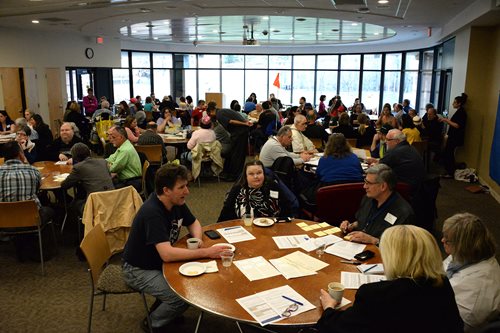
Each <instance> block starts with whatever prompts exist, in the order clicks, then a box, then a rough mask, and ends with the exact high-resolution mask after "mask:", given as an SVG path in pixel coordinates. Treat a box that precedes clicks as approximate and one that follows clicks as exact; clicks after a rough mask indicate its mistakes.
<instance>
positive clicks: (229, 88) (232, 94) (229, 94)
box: [220, 69, 245, 108]
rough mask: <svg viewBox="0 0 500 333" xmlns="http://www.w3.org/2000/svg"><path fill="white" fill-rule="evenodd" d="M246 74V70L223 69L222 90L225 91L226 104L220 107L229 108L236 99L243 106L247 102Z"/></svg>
mask: <svg viewBox="0 0 500 333" xmlns="http://www.w3.org/2000/svg"><path fill="white" fill-rule="evenodd" d="M244 76H245V71H244V70H235V69H228V70H222V92H223V93H224V99H225V104H226V105H221V106H220V107H225V108H229V106H230V103H231V101H232V100H234V99H235V100H237V101H238V103H240V105H242V106H243V103H244V102H245V96H243V90H244V89H243V83H244V82H245V80H244Z"/></svg>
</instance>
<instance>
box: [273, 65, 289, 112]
mask: <svg viewBox="0 0 500 333" xmlns="http://www.w3.org/2000/svg"><path fill="white" fill-rule="evenodd" d="M278 73H279V75H280V80H279V81H280V88H279V89H278V88H277V87H275V86H274V85H273V84H274V80H276V76H277V75H278ZM269 94H274V96H276V98H277V99H279V100H281V104H290V103H291V102H292V72H291V71H285V70H279V71H274V70H270V71H269Z"/></svg>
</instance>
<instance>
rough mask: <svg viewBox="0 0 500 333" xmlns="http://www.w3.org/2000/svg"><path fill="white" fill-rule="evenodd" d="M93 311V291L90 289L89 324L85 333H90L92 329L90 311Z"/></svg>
mask: <svg viewBox="0 0 500 333" xmlns="http://www.w3.org/2000/svg"><path fill="white" fill-rule="evenodd" d="M93 310H94V290H93V289H92V294H91V295H90V306H89V322H88V327H87V333H90V330H91V328H92V311H93Z"/></svg>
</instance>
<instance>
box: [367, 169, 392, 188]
mask: <svg viewBox="0 0 500 333" xmlns="http://www.w3.org/2000/svg"><path fill="white" fill-rule="evenodd" d="M366 174H367V175H368V174H369V175H376V176H377V178H376V180H377V183H387V186H389V190H390V191H391V192H393V191H394V189H395V188H396V184H397V182H398V179H397V177H396V174H395V173H394V171H392V169H391V168H390V167H389V166H388V165H386V164H383V163H379V164H375V165H374V166H372V167H370V168H368V170H366Z"/></svg>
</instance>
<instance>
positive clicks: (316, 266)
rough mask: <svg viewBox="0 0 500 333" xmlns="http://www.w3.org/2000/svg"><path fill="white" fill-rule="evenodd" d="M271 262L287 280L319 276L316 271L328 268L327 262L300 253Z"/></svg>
mask: <svg viewBox="0 0 500 333" xmlns="http://www.w3.org/2000/svg"><path fill="white" fill-rule="evenodd" d="M269 261H270V262H271V264H273V265H274V267H276V269H278V271H280V273H281V274H283V276H284V277H285V278H286V279H293V278H297V277H302V276H308V275H314V274H317V273H316V271H319V270H320V269H323V268H325V267H326V266H328V264H327V263H326V262H324V261H321V260H319V259H316V258H313V257H311V256H309V255H307V254H305V253H303V252H300V251H296V252H293V253H290V254H288V255H286V256H284V257H281V258H278V259H270V260H269Z"/></svg>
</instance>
